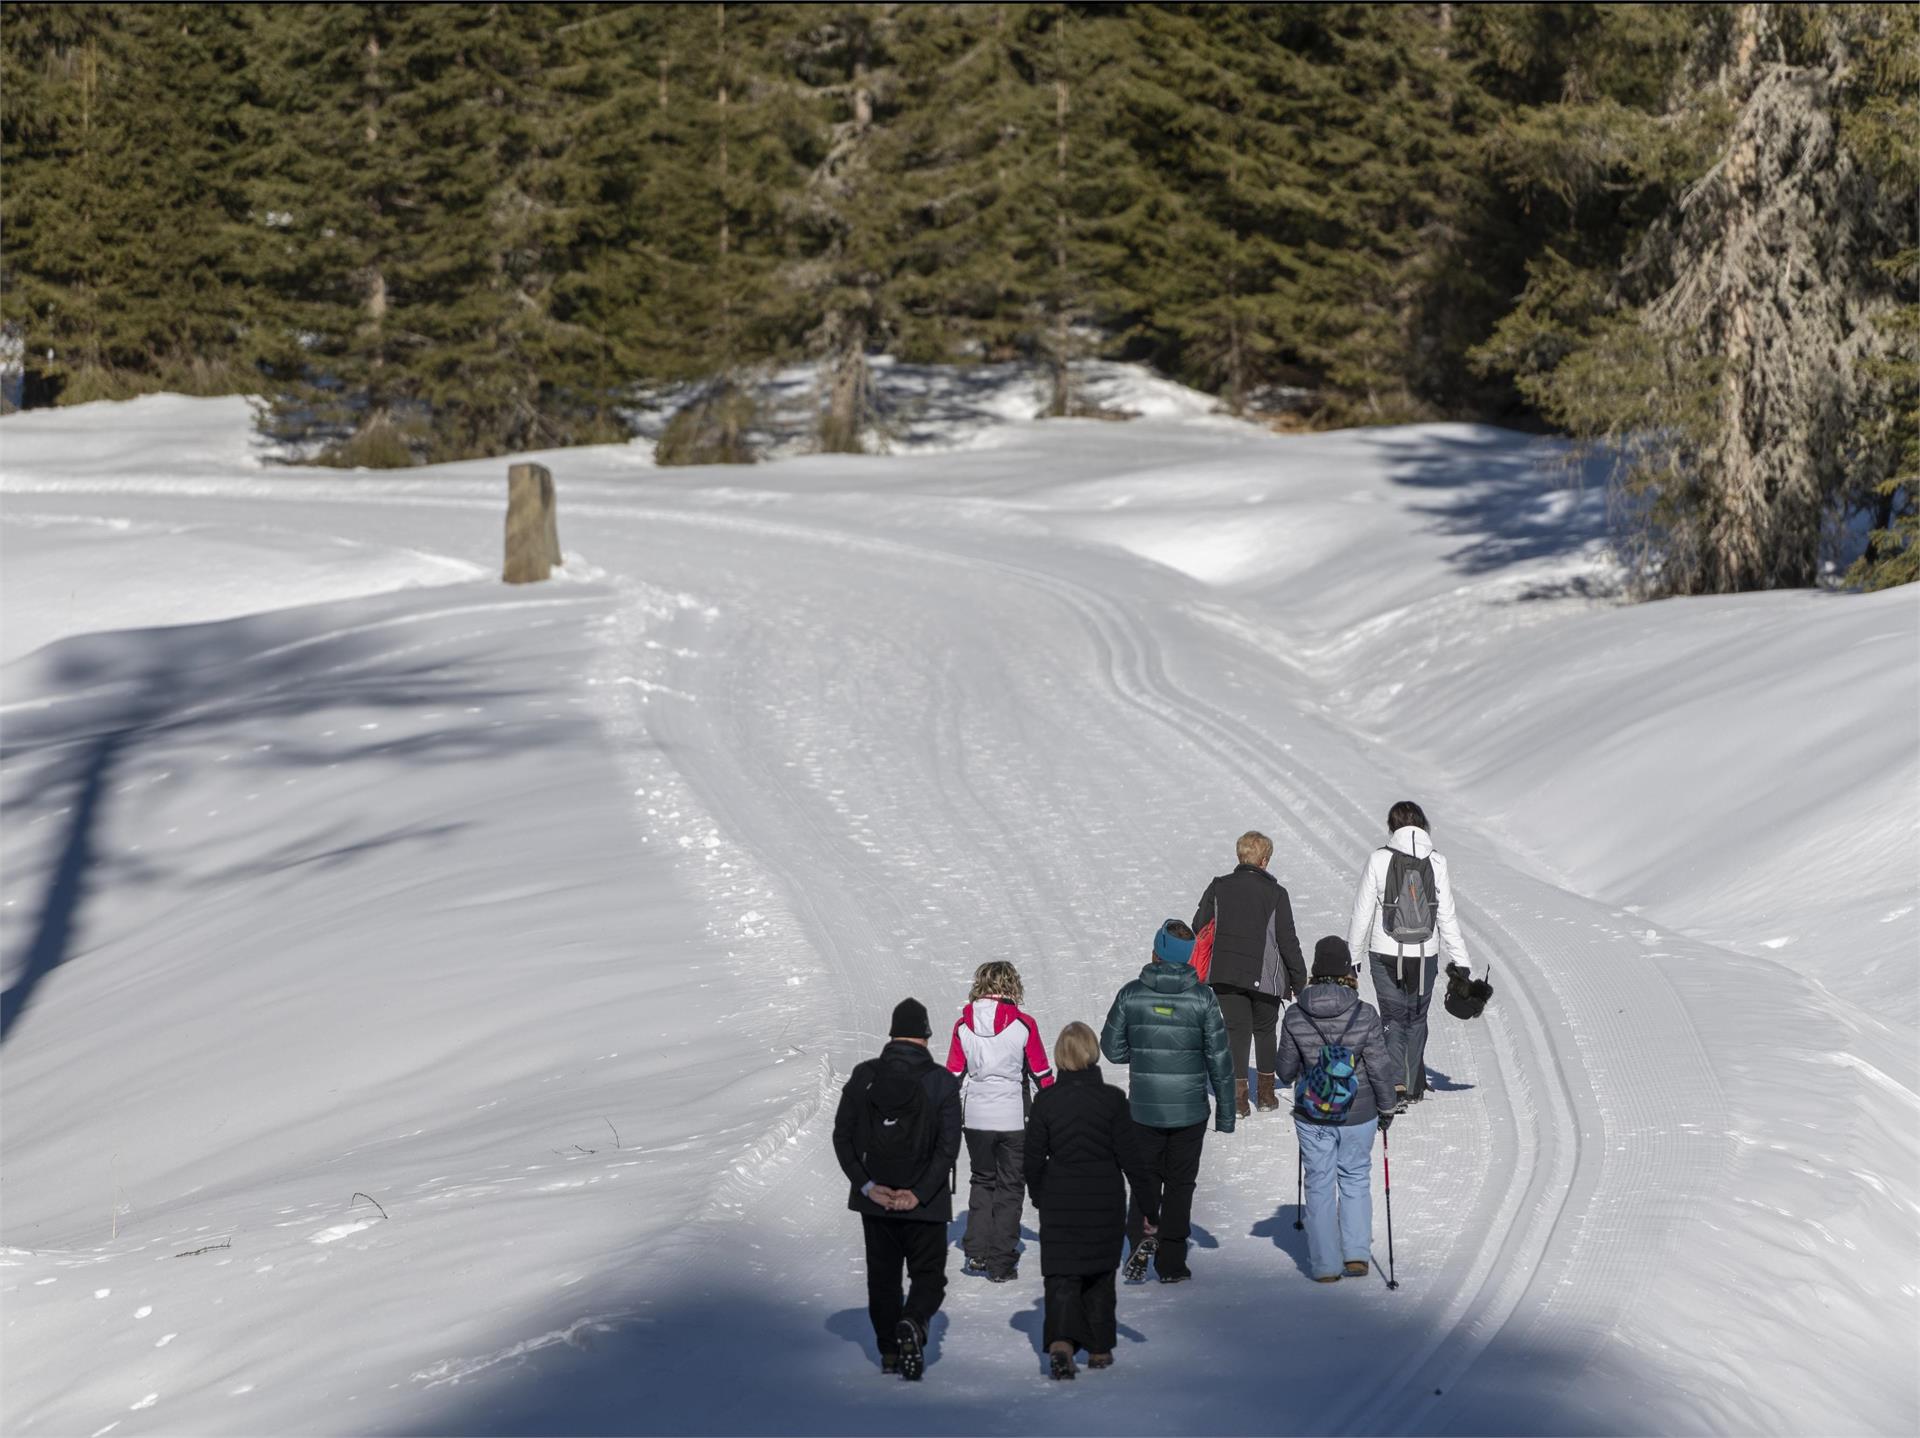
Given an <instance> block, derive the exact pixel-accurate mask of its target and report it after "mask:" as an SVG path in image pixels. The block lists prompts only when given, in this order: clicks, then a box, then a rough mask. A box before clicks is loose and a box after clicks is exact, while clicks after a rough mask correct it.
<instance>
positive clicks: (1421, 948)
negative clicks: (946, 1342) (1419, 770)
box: [833, 801, 1492, 1379]
mask: <svg viewBox="0 0 1920 1438" xmlns="http://www.w3.org/2000/svg"><path fill="white" fill-rule="evenodd" d="M1387 828H1388V832H1389V838H1388V842H1387V844H1386V846H1385V847H1384V848H1382V849H1379V850H1377V851H1375V852H1374V853H1373V854H1372V855H1371V856H1370V857H1369V859H1368V861H1367V865H1366V868H1365V870H1364V871H1363V872H1362V873H1361V876H1360V881H1359V885H1358V887H1357V889H1356V892H1355V894H1354V902H1353V914H1352V920H1351V922H1350V924H1349V926H1348V933H1347V936H1346V937H1345V938H1342V937H1340V936H1338V935H1328V936H1327V937H1325V938H1323V939H1321V940H1320V941H1319V942H1318V943H1317V944H1315V946H1314V950H1313V960H1312V965H1311V969H1310V970H1309V966H1308V964H1307V961H1306V959H1305V958H1304V956H1303V955H1302V952H1301V948H1300V941H1299V938H1298V936H1297V934H1296V933H1295V930H1294V921H1293V906H1292V902H1291V900H1290V899H1289V897H1288V894H1287V891H1286V889H1285V888H1284V887H1283V886H1282V885H1281V884H1280V882H1279V881H1278V880H1277V879H1276V878H1275V877H1274V876H1273V874H1272V873H1270V872H1269V870H1268V865H1269V864H1270V863H1271V862H1272V858H1273V843H1272V841H1271V840H1270V839H1268V838H1267V837H1266V836H1265V835H1264V834H1260V833H1247V834H1243V835H1241V836H1240V838H1239V840H1238V841H1237V842H1236V844H1235V856H1236V858H1237V860H1238V862H1237V864H1236V866H1235V868H1234V870H1233V872H1232V873H1229V874H1224V875H1222V876H1220V877H1219V878H1216V879H1214V880H1213V881H1212V882H1211V883H1209V884H1208V885H1207V889H1206V892H1205V893H1204V894H1203V895H1202V896H1201V899H1200V902H1199V904H1198V906H1197V907H1196V909H1195V911H1194V916H1193V921H1192V922H1191V923H1190V924H1189V923H1186V922H1183V921H1181V920H1179V919H1168V920H1167V921H1166V922H1165V923H1163V924H1162V925H1161V926H1160V927H1159V929H1158V930H1157V931H1156V932H1155V933H1154V936H1153V945H1152V957H1151V959H1150V960H1149V961H1148V963H1147V965H1146V967H1145V968H1143V969H1142V970H1141V971H1140V976H1139V977H1138V978H1136V979H1133V980H1132V981H1130V982H1129V983H1127V984H1126V985H1125V986H1124V987H1123V988H1122V989H1121V990H1120V992H1119V993H1118V994H1117V995H1116V996H1115V998H1114V1000H1113V1004H1112V1007H1111V1008H1110V1009H1109V1011H1108V1013H1107V1019H1106V1023H1105V1025H1104V1027H1103V1028H1102V1030H1101V1032H1100V1034H1099V1035H1098V1036H1096V1035H1095V1034H1094V1031H1093V1030H1092V1029H1091V1028H1089V1027H1088V1026H1087V1025H1086V1024H1084V1023H1079V1022H1074V1023H1069V1024H1067V1025H1066V1026H1065V1027H1064V1028H1063V1029H1061V1030H1060V1033H1059V1035H1058V1036H1057V1037H1056V1039H1055V1040H1054V1045H1053V1052H1052V1056H1051V1057H1052V1062H1051V1063H1049V1061H1048V1058H1049V1056H1048V1053H1047V1050H1046V1046H1045V1045H1044V1044H1043V1043H1042V1041H1041V1038H1040V1028H1039V1025H1038V1024H1037V1023H1036V1022H1035V1020H1034V1019H1033V1017H1032V1015H1030V1014H1028V1013H1026V1012H1025V1011H1024V1009H1023V1008H1022V1007H1021V1005H1022V1004H1023V1002H1024V1000H1025V995H1024V992H1023V986H1022V984H1021V980H1020V975H1019V973H1018V971H1017V970H1016V969H1015V968H1014V966H1013V965H1012V964H1010V963H1006V962H1004V961H996V962H992V963H986V964H982V965H981V966H980V967H979V969H978V970H977V971H976V972H975V974H974V979H973V986H972V989H971V991H970V992H969V994H968V996H967V1002H966V1006H965V1007H964V1008H963V1009H962V1011H961V1013H960V1017H959V1018H958V1020H956V1021H955V1023H954V1026H953V1035H952V1040H951V1043H950V1045H949V1047H948V1052H947V1059H946V1063H945V1064H944V1065H943V1064H940V1063H938V1062H936V1061H935V1059H934V1055H933V1053H932V1051H931V1050H930V1049H929V1047H928V1045H929V1042H930V1040H931V1039H932V1038H933V1028H932V1025H931V1023H930V1021H929V1019H928V1015H927V1009H926V1006H925V1005H924V1004H922V1003H920V1002H919V1001H918V1000H916V999H911V998H909V999H906V1000H903V1001H902V1002H901V1003H900V1004H899V1005H898V1006H897V1007H896V1008H895V1009H894V1011H893V1017H892V1021H891V1023H890V1025H889V1029H888V1033H889V1038H888V1042H887V1045H886V1047H885V1048H884V1049H882V1050H881V1052H880V1054H879V1056H878V1057H877V1058H872V1059H868V1060H867V1061H865V1062H864V1063H861V1064H860V1065H858V1066H857V1067H856V1068H855V1069H854V1071H853V1074H852V1076H851V1077H850V1078H849V1079H848V1080H847V1084H846V1087H845V1089H844V1090H843V1091H842V1093H841V1096H840V1106H839V1109H838V1111H837V1112H836V1114H835V1116H834V1125H833V1146H834V1152H835V1155H836V1157H837V1158H838V1159H839V1162H840V1166H841V1168H842V1169H843V1170H844V1171H845V1173H846V1175H847V1178H848V1181H849V1182H850V1184H851V1185H852V1189H851V1193H850V1195H849V1197H848V1207H849V1208H851V1209H852V1210H853V1211H854V1212H856V1213H858V1214H860V1215H861V1223H862V1227H863V1228H864V1230H865V1240H866V1265H867V1310H868V1316H869V1317H870V1318H871V1319H872V1322H873V1332H874V1339H875V1342H876V1343H877V1345H878V1347H879V1351H880V1367H881V1371H882V1372H883V1373H889V1374H899V1375H901V1376H902V1377H904V1378H908V1379H918V1378H920V1377H921V1375H922V1373H923V1372H924V1371H925V1362H926V1359H925V1351H924V1350H925V1345H926V1342H927V1329H928V1325H929V1323H931V1321H932V1319H933V1316H934V1314H935V1313H937V1312H938V1311H939V1309H940V1304H941V1301H942V1299H943V1298H944V1297H945V1294H946V1286H947V1277H946V1263H947V1225H948V1223H949V1222H951V1220H952V1218H953V1205H954V1189H955V1186H956V1183H955V1180H956V1177H957V1171H958V1170H957V1166H958V1159H959V1154H960V1149H961V1146H962V1144H963V1143H964V1145H965V1147H966V1151H967V1161H968V1168H969V1172H970V1174H971V1178H972V1191H971V1194H970V1200H969V1203H968V1209H967V1224H966V1233H965V1238H964V1240H963V1248H964V1251H965V1255H966V1261H965V1265H964V1269H963V1271H964V1272H966V1273H968V1274H972V1275H979V1276H982V1277H984V1278H986V1279H987V1280H988V1281H989V1282H993V1283H1007V1282H1011V1281H1012V1280H1013V1279H1015V1278H1017V1277H1018V1268H1017V1263H1018V1253H1019V1238H1020V1216H1021V1211H1022V1208H1023V1206H1024V1200H1025V1198H1026V1197H1027V1196H1030V1197H1031V1198H1032V1200H1033V1203H1034V1207H1035V1209H1036V1210H1037V1211H1038V1214H1039V1220H1040V1224H1039V1227H1040V1271H1041V1276H1042V1278H1043V1280H1044V1292H1045V1317H1044V1323H1043V1336H1042V1341H1043V1344H1044V1346H1045V1348H1046V1350H1047V1361H1048V1366H1049V1372H1050V1373H1051V1375H1052V1376H1053V1377H1055V1378H1072V1377H1073V1376H1074V1375H1075V1373H1076V1372H1077V1366H1076V1362H1075V1359H1076V1355H1077V1354H1078V1353H1080V1352H1081V1351H1083V1350H1084V1351H1085V1352H1086V1354H1087V1355H1088V1356H1087V1366H1088V1367H1090V1368H1106V1367H1110V1366H1111V1365H1112V1363H1113V1352H1114V1345H1115V1341H1116V1337H1117V1317H1116V1303H1117V1297H1116V1287H1115V1276H1116V1273H1117V1272H1118V1270H1119V1268H1120V1267H1121V1264H1122V1262H1123V1260H1124V1262H1125V1266H1126V1276H1127V1278H1128V1280H1129V1281H1130V1282H1139V1281H1142V1280H1144V1279H1145V1277H1146V1275H1147V1269H1148V1267H1149V1265H1151V1267H1152V1268H1153V1270H1154V1272H1155V1274H1156V1275H1157V1277H1158V1278H1159V1281H1160V1282H1162V1283H1182V1282H1185V1281H1187V1280H1188V1279H1190V1278H1192V1276H1193V1273H1192V1270H1191V1268H1190V1267H1189V1266H1188V1262H1187V1247H1188V1241H1189V1238H1190V1234H1191V1223H1192V1212H1193V1195H1194V1190H1195V1188H1196V1186H1197V1184H1198V1180H1199V1175H1200V1157H1201V1150H1202V1147H1203V1143H1204V1140H1205V1137H1206V1127H1207V1120H1208V1103H1209V1099H1211V1100H1212V1119H1213V1126H1214V1128H1215V1130H1216V1131H1217V1132H1220V1133H1232V1132H1233V1131H1234V1126H1235V1123H1236V1122H1237V1121H1238V1120H1239V1119H1243V1118H1246V1117H1248V1116H1249V1115H1250V1114H1251V1113H1252V1112H1253V1111H1254V1109H1255V1108H1258V1109H1260V1110H1278V1109H1279V1108H1280V1107H1281V1099H1280V1094H1279V1087H1280V1086H1281V1085H1285V1084H1292V1085H1293V1086H1294V1089H1293V1104H1292V1110H1293V1119H1294V1130H1295V1132H1296V1134H1297V1135H1298V1138H1299V1169H1300V1183H1301V1185H1302V1190H1303V1196H1302V1200H1301V1208H1302V1210H1303V1211H1302V1215H1301V1224H1302V1225H1304V1227H1305V1230H1306V1238H1307V1257H1308V1266H1309V1268H1310V1269H1311V1271H1312V1274H1313V1277H1314V1279H1315V1281H1317V1282H1320V1283H1328V1284H1331V1283H1337V1282H1339V1281H1340V1280H1341V1279H1342V1278H1364V1277H1366V1276H1367V1274H1368V1273H1369V1272H1370V1271H1371V1264H1372V1260H1373V1206H1372V1191H1371V1178H1372V1151H1373V1135H1374V1131H1375V1130H1376V1129H1378V1130H1379V1131H1380V1132H1381V1133H1382V1134H1383V1135H1384V1133H1385V1132H1386V1130H1387V1129H1388V1127H1389V1126H1390V1125H1391V1124H1392V1122H1393V1120H1394V1118H1395V1117H1396V1116H1397V1115H1399V1114H1402V1113H1405V1112H1406V1111H1407V1108H1408V1106H1409V1105H1410V1104H1415V1103H1418V1102H1420V1101H1421V1099H1422V1098H1424V1097H1425V1095H1426V1092H1427V1075H1426V1043H1427V1010H1428V1005H1429V1003H1430V1002H1431V1000H1432V997H1433V993H1434V985H1435V982H1436V980H1437V979H1438V977H1439V963H1440V960H1441V957H1442V955H1443V954H1444V956H1445V958H1446V960H1447V975H1448V1000H1447V1003H1448V1007H1449V1008H1450V1009H1451V1010H1453V1011H1454V1012H1456V1013H1460V1014H1462V1015H1463V1016H1470V1015H1472V1014H1474V1013H1477V1012H1479V1009H1480V1007H1482V1006H1484V1004H1485V1002H1486V999H1487V997H1488V996H1489V995H1490V994H1491V992H1492V990H1491V988H1490V986H1489V985H1488V984H1487V983H1486V981H1485V980H1484V979H1480V980H1475V979H1473V978H1472V975H1471V971H1470V964H1469V961H1468V957H1467V951H1466V946H1465V943H1464V941H1463V939H1462V938H1461V934H1460V925H1459V920H1458V918H1457V916H1456V913H1455V909H1454V899H1453V887H1452V883H1451V879H1450V876H1449V874H1448V871H1447V864H1446V860H1445V859H1443V858H1442V857H1441V856H1440V855H1439V854H1438V853H1436V852H1435V851H1434V847H1433V840H1432V837H1431V834H1430V831H1429V829H1428V825H1427V818H1426V815H1425V814H1424V813H1423V812H1422V811H1421V809H1420V806H1419V805H1418V804H1414V803H1411V802H1405V801H1403V802H1401V803H1397V804H1395V805H1394V806H1393V807H1392V809H1391V810H1390V811H1389V813H1388V817H1387ZM1356 954H1364V955H1366V956H1367V959H1366V962H1367V963H1368V964H1369V965H1370V966H1371V970H1372V977H1373V981H1374V991H1375V994H1376V996H1377V997H1378V999H1379V1008H1378V1009H1375V1007H1374V1006H1373V1005H1371V1004H1368V1003H1365V1002H1363V1001H1362V1000H1361V998H1360V994H1359V972H1358V969H1357V968H1356V966H1355V963H1354V956H1355V955H1356ZM1289 999H1291V1000H1292V1003H1291V1006H1287V1001H1288V1000H1289ZM1283 1007H1284V1008H1285V1017H1284V1020H1283V1019H1282V1009H1283ZM1102 1055H1104V1056H1105V1057H1106V1059H1107V1061H1108V1062H1109V1063H1113V1064H1123V1065H1126V1066H1127V1068H1128V1069H1129V1071H1130V1084H1129V1092H1127V1093H1122V1092H1121V1091H1120V1090H1119V1089H1118V1088H1115V1087H1113V1086H1111V1085H1108V1084H1106V1083H1105V1082H1103V1081H1102V1078H1101V1073H1100V1067H1099V1060H1100V1058H1101V1056H1102ZM1249 1058H1251V1060H1252V1062H1253V1064H1254V1068H1253V1079H1252V1081H1251V1082H1249V1079H1248V1061H1249ZM1381 1142H1382V1143H1383V1144H1384V1143H1385V1142H1386V1140H1385V1138H1384V1137H1383V1138H1382V1140H1381ZM1389 1224H1391V1214H1389ZM903 1271H904V1274H905V1278H906V1289H905V1293H904V1296H903V1293H902V1273H903Z"/></svg>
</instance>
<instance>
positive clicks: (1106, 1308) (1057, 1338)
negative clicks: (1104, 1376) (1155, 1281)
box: [1045, 1269, 1119, 1353]
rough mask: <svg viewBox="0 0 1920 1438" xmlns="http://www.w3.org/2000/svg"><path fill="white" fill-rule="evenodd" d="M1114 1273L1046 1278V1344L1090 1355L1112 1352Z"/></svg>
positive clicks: (1115, 1319)
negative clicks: (1067, 1346)
mask: <svg viewBox="0 0 1920 1438" xmlns="http://www.w3.org/2000/svg"><path fill="white" fill-rule="evenodd" d="M1118 1327H1119V1319H1118V1317H1117V1316H1116V1314H1115V1312H1114V1293H1113V1270H1112V1269H1108V1270H1107V1271H1106V1272H1105V1273H1050V1274H1048V1275H1047V1317H1046V1326H1045V1333H1046V1338H1045V1342H1046V1345H1047V1347H1049V1348H1051V1347H1053V1345H1054V1344H1056V1343H1071V1344H1072V1345H1073V1346H1074V1347H1075V1348H1084V1349H1086V1350H1087V1352H1089V1353H1111V1352H1113V1345H1114V1343H1115V1342H1116V1341H1118V1339H1119V1332H1118Z"/></svg>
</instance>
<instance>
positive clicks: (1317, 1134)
mask: <svg viewBox="0 0 1920 1438" xmlns="http://www.w3.org/2000/svg"><path fill="white" fill-rule="evenodd" d="M1378 1127H1379V1125H1378V1124H1376V1123H1373V1122H1371V1121H1369V1122H1367V1123H1355V1124H1323V1123H1308V1122H1306V1121H1305V1120H1304V1119H1300V1118H1295V1119H1294V1121H1293V1131H1294V1132H1295V1133H1296V1134H1298V1135H1299V1136H1300V1156H1301V1158H1302V1159H1304V1160H1305V1162H1306V1176H1307V1217H1306V1224H1307V1265H1308V1267H1310V1268H1312V1269H1313V1276H1314V1277H1315V1278H1330V1277H1332V1276H1333V1275H1334V1274H1336V1273H1338V1272H1340V1265H1341V1264H1343V1263H1345V1262H1346V1261H1347V1260H1349V1259H1354V1258H1364V1259H1367V1260H1368V1261H1369V1262H1371V1261H1372V1259H1373V1189H1372V1181H1373V1134H1374V1130H1375V1129H1376V1128H1378ZM1336 1207H1337V1208H1338V1215H1337V1216H1336V1214H1335V1209H1336Z"/></svg>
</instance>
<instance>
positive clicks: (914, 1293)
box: [860, 1213, 947, 1353]
mask: <svg viewBox="0 0 1920 1438" xmlns="http://www.w3.org/2000/svg"><path fill="white" fill-rule="evenodd" d="M860 1224H861V1226H862V1227H863V1228H864V1229H865V1230H866V1237H867V1316H868V1317H869V1318H871V1319H872V1320H873V1337H874V1341H875V1342H876V1343H878V1344H879V1345H880V1351H881V1352H882V1353H897V1352H898V1351H899V1347H900V1345H899V1343H898V1341H897V1340H896V1338H895V1336H894V1329H896V1328H898V1327H899V1326H900V1320H901V1319H902V1318H911V1319H912V1320H913V1321H914V1322H916V1323H918V1324H919V1325H920V1331H921V1332H922V1333H925V1332H926V1331H927V1325H928V1324H929V1323H931V1322H933V1315H934V1314H936V1313H938V1312H939V1311H940V1300H941V1299H942V1298H945V1297H946V1296H947V1226H946V1225H945V1224H944V1223H929V1222H927V1221H926V1220H925V1219H922V1218H875V1217H873V1216H872V1215H871V1214H864V1213H863V1214H861V1215H860ZM902 1268H905V1269H906V1271H907V1279H908V1282H909V1285H910V1286H909V1287H908V1289H907V1301H906V1303H905V1304H904V1305H903V1304H902V1303H901V1302H900V1270H901V1269H902Z"/></svg>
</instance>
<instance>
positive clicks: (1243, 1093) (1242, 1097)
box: [1233, 1079, 1253, 1118]
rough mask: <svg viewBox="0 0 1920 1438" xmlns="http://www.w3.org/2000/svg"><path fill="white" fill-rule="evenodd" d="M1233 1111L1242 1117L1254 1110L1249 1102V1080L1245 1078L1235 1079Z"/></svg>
mask: <svg viewBox="0 0 1920 1438" xmlns="http://www.w3.org/2000/svg"><path fill="white" fill-rule="evenodd" d="M1233 1111H1234V1113H1235V1114H1237V1115H1238V1116H1239V1117H1241V1118H1245V1117H1246V1116H1247V1115H1248V1114H1250V1113H1252V1112H1253V1105H1251V1104H1249V1103H1248V1102H1247V1081H1246V1080H1245V1079H1235V1080H1234V1081H1233Z"/></svg>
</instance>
